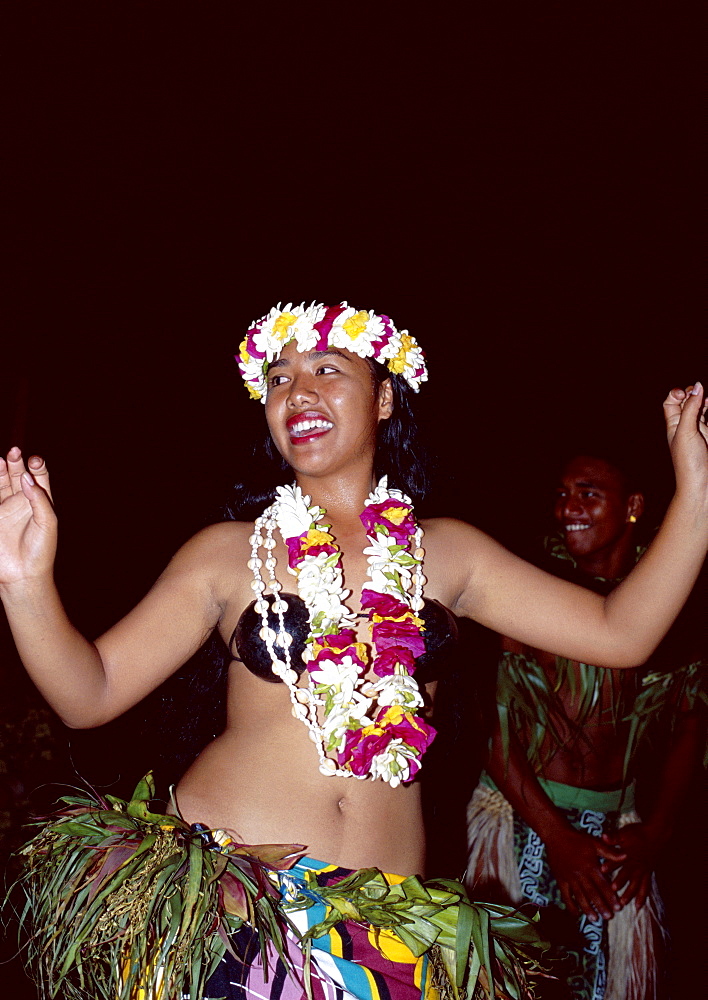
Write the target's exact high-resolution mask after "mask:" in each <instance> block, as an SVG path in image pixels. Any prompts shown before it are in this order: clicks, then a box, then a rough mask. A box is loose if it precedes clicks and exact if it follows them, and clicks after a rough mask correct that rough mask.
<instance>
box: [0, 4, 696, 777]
mask: <svg viewBox="0 0 708 1000" xmlns="http://www.w3.org/2000/svg"><path fill="white" fill-rule="evenodd" d="M464 6H466V5H460V4H441V5H437V6H435V5H425V6H423V5H411V4H409V3H402V2H388V3H378V4H375V5H373V4H372V5H367V4H364V5H363V6H362V5H357V6H356V7H354V6H353V5H352V6H351V7H350V6H349V5H339V4H329V5H319V4H308V5H297V6H296V5H292V6H291V8H290V9H289V10H288V11H287V12H285V13H283V12H281V11H279V10H278V9H277V8H271V9H269V11H268V12H266V13H264V14H263V15H256V14H253V13H251V12H246V11H244V10H243V9H242V5H238V6H237V5H233V8H234V9H231V8H232V5H227V4H223V5H218V4H217V5H212V4H199V5H197V4H192V5H186V6H183V7H179V6H178V5H173V4H168V3H160V2H158V3H154V4H149V5H145V4H137V3H134V4H131V3H128V4H121V5H110V6H108V5H98V7H97V5H93V4H70V3H62V4H53V5H49V4H34V3H23V4H17V5H14V6H13V5H10V6H8V7H7V8H6V13H5V21H6V28H7V30H6V31H5V32H4V35H5V38H6V41H5V49H6V53H5V60H4V61H5V64H6V66H8V67H9V70H8V76H7V86H6V88H5V90H6V94H7V96H8V97H9V102H8V109H7V114H6V117H5V122H6V125H5V129H4V131H5V147H6V152H5V167H4V172H5V182H4V194H5V198H4V201H5V216H6V222H5V226H4V228H5V240H4V243H5V255H6V260H5V266H4V274H5V280H6V292H7V296H6V302H7V305H6V309H5V313H6V321H5V328H4V332H3V337H2V343H3V361H2V392H0V408H1V411H2V413H1V415H2V422H1V423H0V447H1V448H2V449H3V450H5V449H6V447H9V446H10V445H11V444H13V443H20V444H21V445H22V447H23V448H24V449H26V450H27V452H32V451H39V452H41V453H42V454H44V455H46V456H47V459H48V461H49V462H50V465H51V469H52V473H53V479H54V487H55V492H56V499H57V508H58V511H59V514H60V517H61V522H62V536H61V549H60V555H59V569H58V572H59V576H60V579H61V582H62V584H63V586H64V591H65V595H66V600H67V604H68V607H69V610H70V612H71V614H72V615H73V617H74V619H75V620H76V622H77V624H79V625H80V626H81V627H82V628H84V629H85V630H86V631H87V632H89V633H91V634H95V633H98V632H100V631H101V630H102V629H104V628H105V627H107V626H108V625H109V624H111V623H112V622H113V621H114V620H115V619H116V618H117V617H118V616H119V615H121V614H122V613H124V612H125V611H126V610H128V608H129V607H130V606H131V605H132V604H133V603H134V602H135V601H136V600H137V599H138V598H139V597H140V595H141V594H142V593H143V592H144V590H145V589H146V588H147V587H148V586H149V585H150V583H151V582H152V580H153V579H154V577H155V576H156V574H157V573H158V572H159V571H160V569H161V567H162V566H163V565H164V563H165V561H166V559H167V558H169V555H170V554H171V553H172V552H173V551H174V549H175V548H176V547H177V546H178V545H179V544H180V543H181V542H182V541H183V540H185V539H186V538H187V537H188V536H189V535H190V534H191V533H192V532H193V531H194V530H196V529H197V528H198V527H200V526H201V525H202V524H203V523H205V522H206V521H208V520H209V519H211V518H212V517H213V516H214V511H215V510H216V508H217V506H218V504H219V503H220V501H221V500H222V498H223V496H224V494H225V492H226V490H227V488H228V485H229V483H230V482H231V481H232V479H234V478H235V477H236V476H237V475H238V469H239V466H240V464H241V463H242V462H243V461H244V460H245V455H246V451H247V445H248V441H249V439H250V437H251V435H252V434H253V428H254V425H255V423H256V421H258V420H260V419H262V414H261V412H260V407H259V406H258V405H257V404H249V403H248V401H247V400H246V398H245V397H246V394H245V391H244V390H243V388H242V387H241V384H240V379H239V377H238V373H237V369H236V366H235V364H234V363H233V361H232V360H231V358H232V355H233V353H234V352H235V351H236V350H237V348H238V343H239V341H240V339H241V337H242V335H243V331H244V330H245V328H246V326H247V325H248V324H249V322H250V321H251V320H252V319H254V318H255V317H257V316H259V315H261V314H262V313H264V312H266V311H267V309H268V308H269V307H270V306H271V305H273V304H275V303H276V302H277V301H282V302H287V301H289V300H293V301H296V302H299V301H302V300H306V301H311V300H313V299H316V300H320V301H326V302H335V301H339V300H340V299H345V298H346V299H348V300H349V301H350V302H351V303H352V304H354V305H356V306H357V307H360V308H361V307H363V308H374V309H376V310H377V311H383V312H387V313H389V314H390V315H391V316H392V317H393V318H394V320H395V322H396V323H397V324H398V326H399V327H404V328H405V327H407V328H409V329H410V330H411V332H412V333H413V334H414V335H415V336H416V337H417V338H418V339H419V341H420V342H421V343H422V344H423V346H424V347H425V348H426V350H427V353H428V358H429V364H430V372H431V381H430V383H428V385H426V386H424V387H423V392H422V394H421V406H422V412H423V422H424V426H425V428H426V431H427V434H428V437H429V440H430V443H431V446H432V449H433V451H434V452H435V453H436V455H437V458H438V467H439V474H438V479H437V488H436V491H435V494H434V496H433V499H432V501H431V505H432V507H433V509H434V510H433V512H436V511H439V512H445V513H448V512H451V513H456V514H459V515H461V516H464V517H466V518H468V519H471V520H473V521H475V522H476V523H479V524H481V525H482V526H483V527H485V528H487V529H488V530H490V531H492V532H493V533H494V534H496V535H497V536H498V537H501V538H502V539H503V540H504V541H506V542H508V543H509V544H511V545H513V546H517V545H518V544H520V543H521V542H522V540H523V539H525V538H527V537H528V536H529V535H530V534H532V533H536V532H538V531H540V530H541V529H542V511H543V509H544V506H545V504H546V501H547V489H548V483H549V477H550V476H551V472H552V469H553V466H554V464H555V462H556V461H557V457H558V455H559V454H560V453H562V452H564V451H566V450H567V449H568V448H570V447H572V446H573V445H574V444H575V443H576V442H577V441H579V440H583V441H586V440H588V438H589V437H592V438H593V439H599V440H601V441H607V440H611V441H612V442H613V444H614V445H615V446H616V448H617V449H618V450H624V451H625V452H626V453H627V454H631V455H632V456H633V457H634V458H635V459H637V460H638V461H639V462H640V463H641V464H642V465H643V466H644V468H645V469H646V470H647V473H648V477H649V490H650V492H651V495H652V497H653V498H654V499H655V506H656V509H658V508H659V507H660V506H661V502H662V501H663V500H664V498H665V496H666V494H667V491H668V490H669V489H670V485H671V474H670V467H669V465H668V462H667V460H666V456H665V446H664V443H663V437H662V435H663V431H662V427H661V402H662V400H663V398H664V396H665V395H666V392H667V390H668V389H669V388H670V387H671V386H672V385H674V384H687V383H688V382H690V381H692V380H693V379H695V378H698V377H703V379H704V380H705V379H707V378H708V373H707V372H706V356H705V342H704V341H703V340H702V339H701V337H700V336H699V333H698V288H699V285H698V281H697V257H696V255H695V247H696V237H697V231H698V230H697V225H696V220H695V214H696V213H695V208H696V203H697V191H698V185H697V176H696V173H695V167H694V164H695V162H696V158H697V157H696V148H697V136H698V132H697V129H696V127H695V122H696V121H697V119H698V101H697V98H696V93H697V90H698V87H697V83H698V66H699V65H700V63H699V60H698V58H697V45H696V43H695V41H694V39H695V38H696V37H697V35H698V30H699V24H700V22H699V17H698V8H697V5H695V7H694V6H693V5H691V4H680V5H675V4H674V5H663V4H656V5H651V8H650V9H649V10H647V9H642V8H641V7H639V6H637V7H636V8H635V7H634V5H622V4H620V5H617V4H608V5H599V6H598V5H592V7H589V6H588V5H583V6H580V7H576V6H575V5H573V7H572V10H570V11H569V9H568V5H567V4H565V3H559V4H546V5H541V6H540V7H538V6H537V5H533V9H532V10H524V9H520V7H521V5H519V7H517V6H515V5H500V4H484V3H480V4H475V5H474V6H473V7H471V8H470V9H468V10H466V14H465V20H462V12H463V7H464ZM5 649H8V652H7V653H6V654H5V655H4V664H5V672H6V673H8V674H9V675H10V676H11V678H12V680H11V682H10V683H11V688H10V689H11V691H15V692H17V691H19V690H20V689H21V681H20V680H19V675H18V674H17V673H16V671H15V668H14V667H13V666H12V665H11V664H12V660H11V654H10V653H9V646H8V642H7V636H6V635H4V638H3V650H5ZM106 774H108V772H106ZM111 774H112V772H111Z"/></svg>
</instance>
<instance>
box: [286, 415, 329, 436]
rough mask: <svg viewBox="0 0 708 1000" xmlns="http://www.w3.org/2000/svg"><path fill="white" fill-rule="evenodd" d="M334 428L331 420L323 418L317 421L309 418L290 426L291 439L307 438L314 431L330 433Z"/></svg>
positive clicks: (318, 418)
mask: <svg viewBox="0 0 708 1000" xmlns="http://www.w3.org/2000/svg"><path fill="white" fill-rule="evenodd" d="M333 427H334V424H333V423H331V421H329V420H324V419H323V418H321V417H317V418H316V419H314V418H310V417H308V418H306V419H305V420H299V421H298V422H297V423H295V424H290V427H289V431H290V437H307V435H308V434H311V433H312V431H329V430H331V429H332V428H333Z"/></svg>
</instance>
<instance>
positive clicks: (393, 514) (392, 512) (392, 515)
mask: <svg viewBox="0 0 708 1000" xmlns="http://www.w3.org/2000/svg"><path fill="white" fill-rule="evenodd" d="M408 514H410V510H409V509H408V507H386V508H385V509H384V510H382V511H381V516H382V517H385V518H386V520H387V521H392V522H393V523H394V524H400V523H401V522H402V521H403V520H404V519H405V518H406V517H407V516H408Z"/></svg>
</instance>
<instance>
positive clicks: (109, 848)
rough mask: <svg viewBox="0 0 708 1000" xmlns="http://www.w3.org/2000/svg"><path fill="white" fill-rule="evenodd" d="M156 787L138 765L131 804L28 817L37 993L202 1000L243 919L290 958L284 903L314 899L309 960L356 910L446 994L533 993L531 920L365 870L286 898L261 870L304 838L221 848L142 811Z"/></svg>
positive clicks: (447, 997)
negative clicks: (318, 917)
mask: <svg viewBox="0 0 708 1000" xmlns="http://www.w3.org/2000/svg"><path fill="white" fill-rule="evenodd" d="M154 796H155V788H154V784H153V780H152V776H151V775H147V776H146V778H144V779H143V781H141V782H140V784H139V785H138V787H137V788H136V790H135V793H134V795H133V798H132V799H131V801H130V802H126V801H123V800H122V799H119V798H116V797H114V796H110V795H106V796H101V795H95V797H88V796H86V795H81V796H65V797H63V798H62V799H61V800H60V801H61V802H62V803H63V804H62V806H61V808H60V809H58V810H57V812H55V813H54V814H52V815H51V816H50V817H45V818H43V819H38V820H37V821H35V822H36V825H37V826H38V827H39V832H38V833H37V834H36V835H35V836H34V837H33V839H32V840H30V841H29V843H27V844H26V845H25V846H24V847H23V848H22V849H21V850H20V852H19V854H20V855H21V857H22V858H23V860H24V873H23V874H22V875H21V876H20V878H19V879H18V881H17V883H16V885H15V887H13V888H14V890H19V891H20V893H21V894H22V895H23V903H21V904H20V905H19V907H18V919H19V924H20V933H21V934H22V935H23V936H24V937H25V938H26V944H25V947H26V950H27V964H28V967H29V971H30V973H31V974H32V975H33V977H34V979H35V982H36V983H37V986H38V991H39V996H40V998H41V1000H55V998H58V997H62V998H64V1000H177V998H180V1000H181V998H182V997H187V998H189V1000H201V998H202V996H203V991H204V987H205V984H206V982H207V980H208V978H209V976H210V975H211V973H212V972H213V971H214V970H215V968H216V966H217V965H218V964H219V962H220V961H221V959H222V957H223V956H224V954H225V952H226V951H227V949H228V950H229V951H231V946H230V944H229V936H230V935H231V934H233V933H234V932H235V931H237V930H238V929H239V928H240V927H241V926H242V925H243V924H244V923H248V924H250V925H251V926H252V927H254V928H255V929H256V930H257V932H258V936H259V940H260V942H261V953H262V958H263V965H264V967H265V968H267V966H268V956H267V951H268V948H269V945H272V946H273V947H275V949H276V951H277V952H278V954H279V956H280V958H281V959H282V960H283V962H284V963H285V965H286V966H288V967H290V963H289V962H288V960H287V948H286V944H285V934H286V933H287V931H288V929H290V930H291V931H293V932H294V933H295V934H297V931H296V930H295V928H294V927H293V926H292V924H291V922H290V920H289V918H288V915H287V914H288V910H289V909H294V908H303V907H305V908H307V907H309V906H312V905H313V904H314V903H315V902H318V903H323V904H324V905H325V907H326V911H325V912H326V917H325V919H324V920H323V921H321V922H320V923H319V924H317V926H315V927H312V928H311V929H310V930H309V931H308V932H307V934H305V936H304V938H303V948H304V950H305V957H306V966H305V967H306V968H309V958H310V949H311V943H312V939H313V938H314V937H317V936H319V935H322V934H324V933H326V932H327V931H328V930H329V928H330V927H332V926H333V925H334V924H335V923H337V922H339V921H340V920H354V921H357V922H359V923H362V924H368V925H371V926H372V927H374V928H376V929H387V930H390V931H392V932H394V933H395V934H396V935H397V936H398V937H399V938H400V939H401V940H402V941H403V942H404V944H406V945H407V946H408V947H409V948H410V950H411V951H412V952H413V953H414V954H415V955H422V954H423V953H424V952H426V951H429V952H430V955H431V961H432V963H433V969H434V981H435V982H436V983H437V985H438V986H439V987H440V988H441V990H442V995H443V1000H477V998H478V997H483V998H493V997H498V998H504V1000H528V998H531V997H532V996H533V994H532V991H531V987H530V986H529V980H528V973H529V972H531V973H533V972H535V971H538V970H539V969H540V965H539V954H540V952H541V951H542V950H544V949H545V947H546V945H545V942H542V941H541V940H540V937H539V933H538V929H537V926H536V922H535V920H533V919H530V918H528V917H526V916H524V915H522V914H521V913H518V912H516V911H514V910H512V909H510V908H509V907H503V906H495V905H492V904H488V903H472V902H471V901H470V900H469V898H468V897H467V894H466V892H465V889H464V887H463V885H462V884H461V883H460V882H456V881H451V880H437V881H428V882H421V881H420V880H419V879H418V878H416V877H414V876H412V877H410V878H406V879H404V880H403V881H402V882H401V883H399V884H394V885H389V883H388V882H387V881H386V879H385V877H384V876H383V875H382V873H381V872H380V871H378V869H375V868H370V869H363V870H361V871H358V872H354V873H353V874H352V875H351V876H349V877H348V878H345V879H343V880H342V881H340V882H337V883H336V884H335V885H332V886H328V887H325V888H322V887H320V886H318V885H317V883H316V881H315V878H314V875H312V876H311V877H309V876H308V882H309V886H308V889H306V890H303V891H302V892H301V893H299V894H298V895H297V897H296V898H295V899H294V900H287V901H285V900H283V898H282V897H281V894H280V892H279V891H278V890H277V889H276V887H275V885H274V880H273V879H272V878H271V875H272V873H273V872H275V871H279V870H286V869H288V868H291V867H292V865H293V864H294V863H295V862H296V861H297V860H298V858H299V857H300V856H301V855H302V853H303V850H304V849H303V848H302V846H301V845H297V844H260V845H256V846H253V845H246V844H239V843H236V842H226V843H224V844H222V845H221V846H219V845H217V844H216V843H215V842H214V840H211V835H210V834H207V835H206V836H205V834H204V833H203V832H201V831H199V830H195V829H194V828H192V827H190V826H188V825H187V824H186V823H185V822H184V821H183V820H182V819H181V818H180V817H179V816H172V815H165V814H162V813H154V812H152V811H151V810H150V808H149V802H150V800H151V799H153V798H154ZM214 837H217V839H220V840H221V839H224V838H219V837H218V835H217V834H214ZM207 847H209V848H212V849H205V848H207ZM8 898H14V894H13V890H11V893H10V894H9V896H8ZM298 936H299V935H298ZM232 954H233V952H232ZM235 957H236V958H238V956H235ZM292 974H293V975H296V973H295V972H294V970H292ZM309 985H310V984H309V983H308V982H305V983H304V984H303V987H304V989H305V990H306V991H307V993H308V994H309V993H310V989H309Z"/></svg>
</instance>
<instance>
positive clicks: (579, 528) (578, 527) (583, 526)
mask: <svg viewBox="0 0 708 1000" xmlns="http://www.w3.org/2000/svg"><path fill="white" fill-rule="evenodd" d="M589 527H590V525H589V524H565V525H564V526H563V530H564V531H586V530H587V529H588V528H589Z"/></svg>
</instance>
